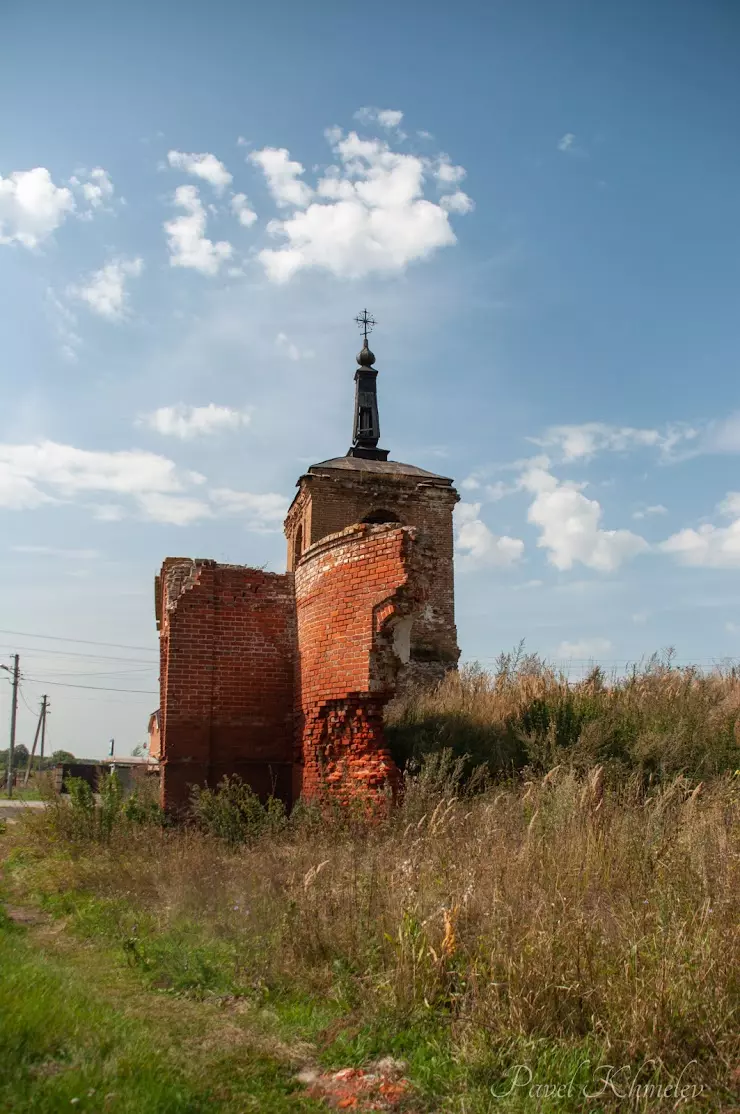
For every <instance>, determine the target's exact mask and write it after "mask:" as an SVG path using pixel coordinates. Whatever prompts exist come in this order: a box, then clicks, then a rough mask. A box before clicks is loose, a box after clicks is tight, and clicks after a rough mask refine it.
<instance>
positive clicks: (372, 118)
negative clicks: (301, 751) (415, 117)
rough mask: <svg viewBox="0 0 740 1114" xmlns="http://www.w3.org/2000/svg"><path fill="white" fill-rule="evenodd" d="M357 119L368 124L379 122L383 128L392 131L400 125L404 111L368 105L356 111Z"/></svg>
mask: <svg viewBox="0 0 740 1114" xmlns="http://www.w3.org/2000/svg"><path fill="white" fill-rule="evenodd" d="M355 120H361V121H362V122H363V123H366V124H374V123H378V124H380V126H381V128H387V129H388V130H389V131H391V130H393V129H394V128H397V127H399V126H400V124H401V121H402V120H403V113H402V112H401V111H400V109H397V108H373V107H372V106H369V105H368V106H366V107H365V108H358V110H357V112H355Z"/></svg>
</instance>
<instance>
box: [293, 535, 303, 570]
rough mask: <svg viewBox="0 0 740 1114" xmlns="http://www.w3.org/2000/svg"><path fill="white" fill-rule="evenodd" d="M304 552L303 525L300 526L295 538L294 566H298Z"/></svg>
mask: <svg viewBox="0 0 740 1114" xmlns="http://www.w3.org/2000/svg"><path fill="white" fill-rule="evenodd" d="M302 554H303V526H302V525H301V526H299V527H298V529H297V530H296V532H295V537H294V538H293V568H295V567H296V565H297V564H298V562H299V561H300V559H301V556H302Z"/></svg>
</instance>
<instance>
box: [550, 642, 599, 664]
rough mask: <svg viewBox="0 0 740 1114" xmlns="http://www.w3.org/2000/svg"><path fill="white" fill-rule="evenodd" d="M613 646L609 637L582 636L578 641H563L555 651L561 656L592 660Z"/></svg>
mask: <svg viewBox="0 0 740 1114" xmlns="http://www.w3.org/2000/svg"><path fill="white" fill-rule="evenodd" d="M611 648H612V644H611V642H610V641H609V639H608V638H581V639H579V640H578V641H577V642H561V643H560V645H559V646H558V648H557V650H556V651H555V653H556V654H557V656H558V657H560V658H576V659H581V660H584V659H588V660H590V659H591V658H598V657H600V656H602V655H603V654H608V653H609V651H610V650H611Z"/></svg>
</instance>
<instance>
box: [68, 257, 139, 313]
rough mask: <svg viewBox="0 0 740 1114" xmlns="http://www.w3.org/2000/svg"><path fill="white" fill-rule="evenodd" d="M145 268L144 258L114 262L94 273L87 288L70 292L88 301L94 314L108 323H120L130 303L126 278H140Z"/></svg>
mask: <svg viewBox="0 0 740 1114" xmlns="http://www.w3.org/2000/svg"><path fill="white" fill-rule="evenodd" d="M143 269H144V261H143V260H142V259H114V260H112V261H111V262H110V263H106V265H105V266H104V267H101V269H100V270H99V271H95V272H94V274H92V275H91V276H90V279H89V281H88V282H87V283H86V284H85V285H84V286H71V287H70V288H69V291H68V292H69V294H70V295H71V296H72V297H74V298H78V299H79V300H80V301H83V302H86V303H87V305H88V306H89V308H90V309H91V310H92V311H93V313H97V314H99V315H100V316H101V317H106V318H107V319H108V320H109V321H117V320H119V321H120V320H121V318H123V317H124V316H125V311H126V303H127V300H128V294H127V291H126V279H127V278H136V277H138V276H139V275H140V274H141V272H142V271H143Z"/></svg>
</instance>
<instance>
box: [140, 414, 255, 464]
mask: <svg viewBox="0 0 740 1114" xmlns="http://www.w3.org/2000/svg"><path fill="white" fill-rule="evenodd" d="M250 420H251V419H250V416H249V414H248V413H247V412H246V411H245V410H233V409H232V408H231V407H229V406H217V405H216V404H215V402H209V403H208V405H207V406H186V405H185V403H184V402H178V403H176V404H175V405H174V406H160V407H159V409H158V410H153V411H152V412H151V413H149V414H142V416H141V418H140V419H139V422H138V424H140V425H145V426H148V427H149V429H153V430H154V431H155V432H156V433H161V434H162V435H163V436H165V437H179V438H180V439H181V440H182V441H187V440H190V439H191V438H193V437H202V436H208V435H210V434H214V433H219V432H221V431H224V430H229V429H239V428H240V427H241V426H245V425H249V422H250ZM191 479H192V475H191ZM203 481H204V477H203V476H198V478H197V481H195V482H198V483H202V482H203Z"/></svg>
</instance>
